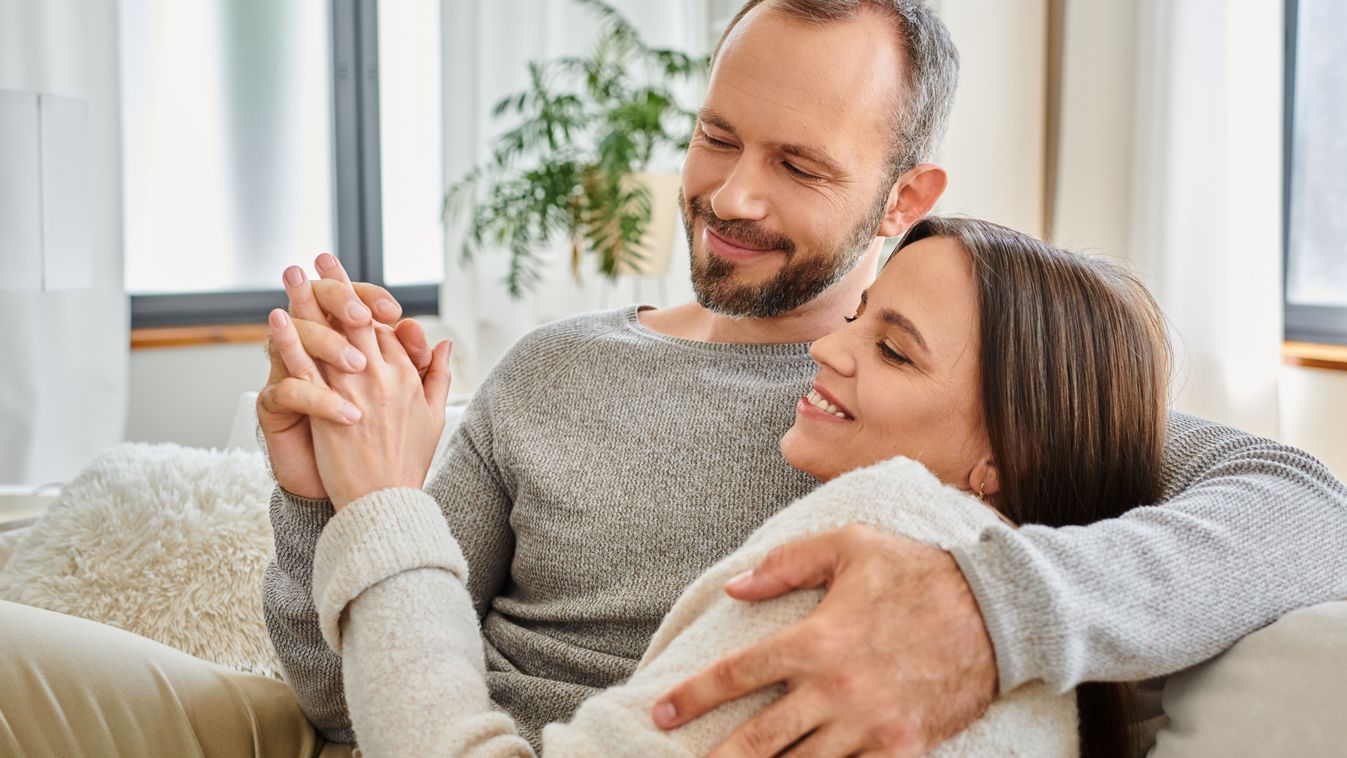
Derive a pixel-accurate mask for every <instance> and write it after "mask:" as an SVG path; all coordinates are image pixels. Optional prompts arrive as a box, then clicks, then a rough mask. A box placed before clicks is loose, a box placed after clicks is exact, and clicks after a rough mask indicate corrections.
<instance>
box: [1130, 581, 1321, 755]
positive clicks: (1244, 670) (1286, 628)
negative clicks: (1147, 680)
mask: <svg viewBox="0 0 1347 758" xmlns="http://www.w3.org/2000/svg"><path fill="white" fill-rule="evenodd" d="M1164 709H1165V713H1166V714H1168V716H1169V723H1168V724H1167V725H1166V726H1165V727H1164V728H1163V729H1161V730H1160V733H1159V734H1158V735H1157V741H1156V746H1155V750H1154V751H1152V752H1151V753H1150V755H1151V756H1152V758H1174V757H1175V756H1210V755H1219V756H1246V755H1247V756H1268V755H1277V756H1281V755H1287V756H1290V755H1294V756H1341V755H1347V601H1338V602H1332V603H1323V604H1321V605H1316V606H1313V607H1310V608H1304V609H1301V610H1298V611H1292V612H1291V613H1288V614H1286V615H1285V616H1283V617H1282V618H1281V619H1280V620H1279V621H1277V622H1276V623H1274V624H1272V625H1270V626H1267V627H1265V628H1263V629H1260V630H1258V631H1257V632H1254V633H1253V634H1250V635H1249V636H1247V637H1245V638H1244V639H1242V640H1240V641H1239V642H1238V643H1236V644H1235V646H1234V647H1232V648H1230V649H1229V650H1228V651H1226V652H1225V653H1223V654H1221V655H1220V656H1218V657H1216V658H1214V659H1212V660H1210V661H1208V662H1206V663H1204V664H1202V665H1200V666H1196V667H1194V668H1192V669H1189V670H1187V671H1185V672H1183V673H1181V674H1177V675H1175V676H1173V677H1170V679H1169V681H1168V683H1167V684H1166V685H1165V692H1164Z"/></svg>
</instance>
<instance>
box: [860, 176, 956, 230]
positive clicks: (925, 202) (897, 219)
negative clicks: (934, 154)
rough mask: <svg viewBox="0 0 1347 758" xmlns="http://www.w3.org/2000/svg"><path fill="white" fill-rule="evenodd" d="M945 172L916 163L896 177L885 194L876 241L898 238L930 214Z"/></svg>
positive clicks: (944, 179) (940, 189)
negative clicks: (885, 199)
mask: <svg viewBox="0 0 1347 758" xmlns="http://www.w3.org/2000/svg"><path fill="white" fill-rule="evenodd" d="M948 181H949V180H948V177H947V176H946V175H945V169H943V168H941V167H939V166H937V165H935V164H934V163H920V164H917V165H916V166H913V167H912V168H910V169H908V171H907V172H906V173H904V174H903V175H902V176H900V177H898V181H896V182H894V183H893V187H892V188H891V189H890V190H889V197H888V200H887V201H886V203H885V205H884V217H883V218H882V219H881V220H880V222H879V229H878V231H876V232H875V236H876V237H901V236H902V235H903V233H904V232H906V231H907V230H908V227H910V226H912V225H913V224H915V223H917V222H918V221H920V220H921V219H922V218H923V217H924V216H926V214H928V213H930V212H931V209H932V208H934V207H935V203H936V201H937V200H939V199H940V195H942V194H943V193H944V192H945V185H946V184H947V183H948Z"/></svg>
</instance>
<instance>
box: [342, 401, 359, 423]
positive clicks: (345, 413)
mask: <svg viewBox="0 0 1347 758" xmlns="http://www.w3.org/2000/svg"><path fill="white" fill-rule="evenodd" d="M341 417H342V418H343V419H345V420H346V423H348V424H354V423H355V422H357V421H359V420H360V409H359V408H357V407H355V406H354V405H351V404H350V403H347V404H346V405H343V406H342V407H341Z"/></svg>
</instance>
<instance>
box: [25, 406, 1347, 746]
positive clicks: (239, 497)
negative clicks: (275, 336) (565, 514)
mask: <svg viewBox="0 0 1347 758" xmlns="http://www.w3.org/2000/svg"><path fill="white" fill-rule="evenodd" d="M255 400H256V394H255V393H246V394H245V395H244V396H243V397H242V398H240V400H239V404H238V410H237V413H236V415H235V419H234V423H233V428H232V429H231V432H230V435H229V442H228V444H227V446H226V448H225V449H223V450H218V451H217V450H212V451H201V450H192V449H187V448H176V446H138V447H137V446H127V447H123V446H119V448H120V449H115V450H114V451H110V452H109V454H108V455H107V456H101V457H100V460H99V461H97V462H95V465H93V466H91V467H90V470H89V471H88V472H86V473H85V474H81V476H80V477H79V478H77V479H76V480H73V481H72V482H71V483H68V484H69V486H68V487H67V490H66V491H65V492H63V493H62V499H61V500H60V501H59V502H58V504H57V506H55V507H53V509H52V511H51V512H50V513H49V514H48V515H47V516H46V517H44V519H43V520H40V521H37V522H36V523H33V521H32V520H29V521H28V522H19V523H17V524H15V523H11V524H9V525H7V526H8V528H6V525H0V597H6V596H7V593H8V597H7V599H18V598H16V597H15V596H14V593H16V592H19V591H20V589H22V588H20V589H16V587H15V581H14V577H15V575H16V566H15V564H16V563H19V562H25V561H26V562H27V563H26V569H25V570H27V571H28V572H29V576H28V579H27V585H28V587H27V589H28V590H29V594H28V595H27V596H26V597H27V599H28V600H30V601H31V600H32V598H33V597H37V598H38V601H37V602H32V604H35V605H42V606H43V607H48V608H50V609H52V610H58V611H61V612H66V613H72V614H74V615H80V616H85V617H88V618H94V619H95V620H99V621H103V622H105V623H113V624H114V625H117V626H122V627H124V628H129V629H130V630H131V631H135V632H137V633H139V634H143V635H145V636H148V637H151V638H153V639H157V640H159V641H161V642H164V643H166V644H170V645H172V646H175V647H178V648H180V649H184V650H186V651H187V652H190V653H192V654H194V655H198V656H199V657H203V658H207V659H210V660H214V661H216V662H219V663H222V664H224V665H229V666H232V667H235V668H239V669H242V670H248V671H254V672H257V673H264V674H272V675H279V669H278V666H277V664H276V661H275V658H274V651H272V650H270V646H269V644H268V643H267V640H266V637H265V629H264V627H263V626H262V624H261V623H260V613H259V612H258V607H259V604H260V598H259V597H257V593H256V589H257V587H258V586H260V584H259V580H260V576H261V571H262V569H263V567H264V566H265V564H266V562H267V561H268V560H269V558H270V540H271V535H270V524H269V521H268V520H267V518H266V513H265V509H266V493H269V491H270V487H271V482H270V479H269V477H268V476H267V475H266V473H265V463H264V461H263V460H262V456H261V453H260V451H259V449H258V445H257V441H256V415H255V411H254V403H255ZM461 413H462V406H461V405H458V404H454V405H451V406H450V407H449V408H448V409H447V413H446V425H445V433H444V436H443V437H442V439H441V442H440V447H439V449H438V450H437V452H436V455H435V459H434V460H435V462H434V463H433V464H432V470H433V468H434V466H437V465H438V463H439V461H440V460H441V456H442V454H443V452H444V450H445V445H444V443H445V441H446V440H447V439H448V438H449V435H450V434H451V433H452V431H453V429H454V428H455V427H456V425H457V423H458V421H459V419H460V417H461ZM119 456H120V457H119ZM128 460H129V461H131V463H129V464H128V463H127V462H126V461H128ZM192 466H196V467H197V468H196V469H193V468H191V467H192ZM165 467H168V468H169V469H171V476H167V477H166V476H165V475H164V473H163V471H164V469H165ZM146 472H150V474H151V475H152V476H154V477H157V478H158V479H159V480H160V481H167V480H169V479H171V480H172V481H176V482H178V484H176V485H172V484H169V485H160V486H158V487H157V488H156V489H153V490H152V491H153V492H154V493H156V494H155V495H154V497H156V498H161V499H162V500H163V502H156V503H154V504H152V505H149V506H145V508H146V510H147V511H148V513H149V515H148V516H146V517H145V518H146V519H149V520H144V521H141V522H134V523H138V524H140V525H139V526H131V527H128V526H126V523H127V522H119V524H118V526H117V527H116V528H113V529H108V530H104V531H106V532H107V534H106V539H107V540H109V543H108V545H107V546H106V547H107V552H104V553H102V554H101V555H118V556H120V555H123V554H125V553H126V552H127V549H126V548H127V545H126V543H127V539H128V536H127V534H126V532H127V531H128V529H130V530H135V529H139V530H141V531H153V532H154V535H155V539H154V540H152V542H153V543H154V544H155V545H157V546H158V547H157V548H156V549H159V550H160V553H156V554H154V555H153V556H152V560H154V561H160V562H161V563H162V564H163V565H170V564H172V565H178V566H179V569H178V570H177V572H176V573H165V574H164V575H163V576H162V577H161V579H162V582H163V583H171V584H174V586H173V587H171V588H170V589H171V590H172V594H175V595H177V596H194V597H197V600H196V601H194V602H198V603H199V606H198V607H187V608H184V607H182V602H178V603H177V606H178V608H177V611H176V614H177V615H173V614H170V615H168V616H165V615H164V614H163V613H162V612H161V611H160V610H158V609H160V606H161V605H162V603H156V602H155V597H154V589H155V588H153V587H150V588H140V589H141V590H142V592H141V594H140V595H137V594H136V593H135V592H119V593H114V594H116V595H117V596H118V600H117V603H115V604H114V607H112V608H111V609H110V608H109V607H103V605H104V604H102V603H100V602H94V601H90V600H87V598H90V597H97V596H98V595H99V592H98V590H99V589H100V588H99V586H98V585H97V584H96V581H98V582H102V583H104V584H106V583H107V582H109V581H112V582H116V581H118V579H117V578H116V575H115V574H114V575H113V576H112V578H109V577H108V576H101V575H100V576H98V577H97V580H96V581H95V579H94V578H93V575H94V574H95V573H96V572H95V571H93V570H91V569H89V568H87V567H86V569H85V570H84V573H83V574H80V573H79V572H74V574H72V575H70V576H62V577H60V578H59V579H53V578H51V577H46V576H38V577H36V578H34V577H33V576H32V571H33V568H34V566H41V565H42V563H41V562H42V561H43V560H46V561H48V562H49V563H51V564H52V565H55V566H56V568H55V569H53V571H54V572H55V571H66V570H67V569H68V566H66V565H65V564H66V563H70V564H73V563H74V562H75V559H74V558H71V557H70V555H73V553H72V551H70V550H68V549H65V548H63V547H62V545H60V544H59V542H58V544H55V545H53V544H42V541H41V540H40V539H38V538H39V537H41V536H42V530H44V529H46V530H48V532H49V533H55V530H57V529H72V528H75V529H84V530H86V531H88V530H90V529H91V528H93V529H97V528H98V527H99V526H100V525H101V524H103V523H104V522H105V521H106V520H107V519H110V518H123V517H124V516H125V514H124V511H126V510H128V508H127V507H126V506H125V504H121V505H113V506H109V505H108V504H107V503H106V502H94V501H99V500H106V499H108V497H109V496H108V495H107V494H106V492H107V491H108V490H107V489H106V488H107V487H109V486H118V485H126V484H128V483H130V484H133V485H134V484H141V483H143V481H144V478H145V477H146V476H147V473H146ZM202 472H209V473H202ZM209 476H217V477H222V478H221V479H219V480H217V481H210V480H209V479H208V477H209ZM109 480H113V481H111V482H109ZM118 480H121V481H118ZM96 487H102V488H105V489H96ZM175 487H176V489H175ZM91 488H93V489H91ZM124 489H125V488H124V487H123V490H124ZM117 491H118V492H121V491H122V490H117ZM165 491H167V494H165ZM129 492H130V493H131V494H130V495H123V496H124V497H137V495H136V494H135V493H136V490H134V489H131V490H129ZM81 493H85V494H83V495H81ZM89 493H92V494H89ZM222 493H224V494H222ZM230 493H232V494H230ZM147 497H148V496H147ZM141 499H142V500H144V498H141ZM81 500H82V501H83V502H81ZM142 505H143V503H142ZM100 508H103V509H105V510H107V511H108V513H104V514H102V515H98V514H97V511H98V509H100ZM90 514H94V515H90ZM98 519H103V520H104V521H99V520H98ZM72 524H73V526H72ZM183 524H187V525H188V526H190V527H191V528H190V529H181V527H182V525H183ZM203 524H204V526H203ZM91 525H92V526H91ZM202 530H205V531H206V533H207V534H209V535H213V536H212V537H211V539H210V540H206V541H204V542H203V541H200V540H198V542H197V543H195V545H186V544H180V545H178V548H177V549H178V552H179V554H176V555H175V554H174V553H173V551H174V549H175V548H174V547H173V544H172V540H167V539H166V538H165V537H164V533H165V532H166V531H171V532H177V531H182V532H184V533H187V534H189V535H190V534H193V533H200V532H202ZM225 540H233V542H229V543H227V545H226V547H227V549H228V552H229V555H231V556H232V557H231V560H233V561H237V562H238V563H240V564H242V565H241V566H236V567H235V569H234V570H233V572H232V573H229V574H227V575H222V574H221V573H220V572H219V571H215V570H211V569H209V568H207V567H201V566H198V567H197V568H198V569H200V570H198V571H191V570H189V571H188V572H187V573H186V574H185V576H186V577H187V578H184V573H183V571H182V570H181V563H182V560H195V561H197V562H198V563H200V562H201V561H202V560H207V559H203V558H202V557H201V556H202V555H203V554H205V555H209V554H210V552H209V550H204V551H203V549H202V545H206V546H216V547H219V544H220V543H221V542H223V541H225ZM48 542H50V540H48ZM166 542H167V543H169V545H168V547H167V548H165V547H164V545H165V543H166ZM220 549H221V550H224V548H220ZM1344 549H1347V546H1344ZM42 550H45V551H46V552H45V553H42ZM140 552H141V553H144V550H141V551H140ZM68 553H69V555H68ZM11 555H13V556H15V561H14V562H10V558H11ZM184 556H191V557H190V558H184ZM239 556H242V559H241V560H239ZM155 565H157V564H153V563H151V564H150V568H149V569H147V568H145V567H144V566H142V567H140V568H137V569H136V571H137V572H138V573H137V576H143V575H145V572H146V571H147V570H152V569H153V568H154V566H155ZM18 573H21V572H18ZM49 579H50V581H48V580H49ZM154 583H155V582H150V584H154ZM184 583H195V584H194V592H191V593H187V592H184V591H183V587H182V585H183V584H184ZM212 583H214V584H212ZM20 584H22V582H20ZM47 584H49V585H50V586H51V587H54V588H56V590H57V591H55V592H53V591H50V588H47V587H45V585H47ZM72 584H73V586H74V590H72V589H71V587H72ZM37 585H44V586H42V587H40V589H41V590H42V591H41V592H37V591H35V590H34V589H33V587H34V586H37ZM212 588H213V589H212ZM160 589H162V588H160ZM80 591H82V592H84V593H85V594H83V595H81V594H79V592H80ZM62 593H65V595H68V597H65V596H63V595H62ZM72 593H73V594H72ZM104 594H106V593H104ZM203 595H204V596H205V597H201V596H203ZM212 595H213V596H214V597H212ZM226 595H228V596H230V597H229V598H227V600H228V602H219V603H213V602H212V600H222V599H225V597H224V596H226ZM234 596H237V598H235V597H234ZM240 598H241V599H242V600H241V601H237V602H236V600H238V599H240ZM21 601H22V600H21ZM44 603H45V604H44ZM138 603H139V605H137V604H138ZM62 604H64V605H62ZM215 606H231V607H232V606H238V607H241V608H242V609H243V611H242V612H243V615H244V617H245V618H244V620H243V621H239V620H237V619H235V620H233V621H231V622H230V623H224V621H223V620H222V619H221V620H217V622H216V623H211V621H210V619H212V618H215V617H212V616H210V614H209V612H206V613H205V615H204V616H203V612H202V610H201V609H202V608H206V609H210V608H213V607H215ZM234 610H235V611H237V610H238V609H237V608H234ZM187 615H190V616H193V617H194V618H196V619H197V620H199V619H200V618H203V617H204V618H205V619H206V621H205V622H202V625H201V626H199V627H197V628H193V627H191V626H190V625H185V623H184V618H181V617H180V616H187ZM225 627H229V628H231V629H232V630H233V631H232V632H228V633H223V634H222V633H221V632H220V629H221V628H225ZM1151 691H1152V693H1153V695H1154V696H1155V697H1154V698H1153V699H1152V702H1151V704H1150V705H1143V706H1142V707H1143V708H1147V707H1149V708H1151V710H1152V711H1154V712H1156V713H1158V707H1159V705H1160V704H1162V705H1163V712H1164V713H1163V715H1158V716H1157V717H1156V718H1154V719H1152V720H1151V722H1150V723H1151V725H1152V730H1151V731H1155V730H1158V733H1156V735H1155V742H1154V745H1153V747H1152V748H1151V750H1150V755H1151V756H1154V757H1155V758H1169V757H1171V756H1208V755H1222V756H1236V755H1276V756H1281V755H1288V756H1289V755H1296V756H1318V755H1323V756H1330V755H1347V720H1344V719H1343V718H1342V714H1344V713H1347V600H1343V601H1338V602H1331V603H1324V604H1321V605H1318V606H1314V607H1311V608H1305V609H1301V610H1298V611H1294V612H1292V613H1289V614H1287V615H1286V616H1284V617H1283V618H1281V619H1280V620H1278V621H1277V622H1275V623H1273V624H1271V625H1269V626H1267V627H1265V628H1263V629H1260V630H1258V631H1256V632H1254V633H1252V634H1250V635H1248V636H1247V637H1245V638H1244V639H1243V640H1241V641H1239V642H1238V643H1237V644H1236V645H1234V646H1233V647H1232V648H1231V649H1230V650H1228V651H1226V652H1225V653H1223V654H1221V655H1219V656H1217V657H1216V658H1214V659H1212V660H1210V661H1208V662H1206V663H1203V664H1201V665H1198V666H1195V667H1194V668H1192V669H1189V670H1187V671H1184V672H1180V673H1179V674H1176V675H1174V676H1171V677H1169V679H1168V680H1167V681H1165V682H1159V683H1154V686H1153V687H1152V688H1151Z"/></svg>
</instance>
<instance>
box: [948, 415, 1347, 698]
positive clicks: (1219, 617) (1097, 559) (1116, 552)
mask: <svg viewBox="0 0 1347 758" xmlns="http://www.w3.org/2000/svg"><path fill="white" fill-rule="evenodd" d="M1171 427H1172V429H1171V435H1172V438H1171V442H1170V451H1169V459H1170V460H1169V464H1168V465H1167V467H1166V475H1167V476H1166V479H1167V481H1166V490H1167V492H1168V494H1169V495H1170V499H1169V500H1168V501H1167V502H1166V503H1165V504H1164V505H1161V506H1156V507H1144V508H1137V509H1135V510H1133V511H1131V512H1129V513H1128V514H1126V515H1125V516H1123V517H1121V518H1117V519H1111V520H1108V521H1103V522H1099V523H1097V524H1093V525H1090V526H1088V527H1080V528H1065V529H1050V528H1046V527H1038V526H1025V527H1022V528H1020V529H1018V530H1012V529H1009V528H1004V527H994V528H992V529H990V530H988V531H987V532H986V533H985V534H984V535H983V538H982V540H981V541H980V542H978V543H977V544H975V545H972V546H968V547H962V548H958V549H956V550H954V551H953V552H954V555H955V557H956V559H957V560H958V561H959V565H960V568H961V569H962V570H963V572H964V574H965V576H966V577H967V579H968V581H969V584H970V585H971V586H972V588H973V591H974V594H975V595H976V596H977V599H978V604H979V607H980V610H981V611H982V614H983V618H984V619H985V621H986V623H987V629H988V631H989V633H990V634H991V637H992V643H993V645H994V646H995V648H996V657H997V666H998V670H999V675H1000V685H1001V691H1002V692H1007V691H1010V690H1012V689H1014V688H1015V687H1017V686H1019V685H1020V684H1023V683H1024V682H1027V681H1032V680H1035V679H1042V680H1045V681H1047V682H1048V683H1049V684H1051V685H1052V686H1054V687H1056V688H1058V689H1059V690H1063V691H1064V690H1066V689H1069V688H1071V687H1073V686H1075V685H1076V684H1078V683H1080V682H1081V681H1088V680H1103V681H1120V680H1135V679H1145V678H1151V677H1155V676H1162V675H1165V674H1170V673H1173V672H1174V671H1178V670H1180V669H1183V668H1187V667H1189V666H1191V665H1194V664H1196V663H1198V662H1201V661H1203V660H1206V659H1207V658H1210V657H1212V656H1213V655H1216V654H1217V653H1219V652H1221V651H1222V650H1225V649H1226V648H1227V647H1229V646H1230V645H1231V644H1233V643H1234V642H1235V641H1236V640H1238V639H1239V638H1240V637H1242V636H1244V635H1246V634H1248V633H1249V632H1252V631H1254V630H1255V629H1258V628H1261V627H1263V626H1265V625H1267V624H1268V623H1271V622H1272V621H1274V620H1275V619H1277V618H1278V617H1279V616H1281V615H1282V614H1283V613H1286V612H1287V611H1289V610H1292V609H1295V608H1300V607H1304V606H1307V605H1312V604H1315V603H1319V602H1323V601H1326V600H1331V599H1334V598H1338V597H1343V596H1347V552H1344V551H1343V550H1342V546H1343V545H1344V544H1347V489H1344V487H1343V485H1342V484H1341V483H1340V482H1338V481H1337V480H1335V479H1334V478H1333V477H1332V476H1331V475H1330V474H1329V473H1328V472H1327V470H1326V469H1324V467H1323V466H1322V465H1321V464H1319V462H1318V461H1315V460H1314V459H1313V458H1312V457H1311V456H1309V455H1307V454H1305V453H1303V452H1301V451H1299V450H1295V449H1292V448H1288V447H1285V446H1283V445H1279V444H1276V443H1274V442H1271V441H1269V440H1265V439H1260V438H1257V437H1253V436H1250V435H1247V434H1244V433H1242V432H1239V431H1237V430H1233V429H1229V428H1227V427H1222V426H1219V425H1215V424H1210V423H1208V422H1202V421H1200V420H1196V419H1191V418H1189V417H1182V416H1178V417H1175V419H1174V420H1173V421H1172V423H1171Z"/></svg>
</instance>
